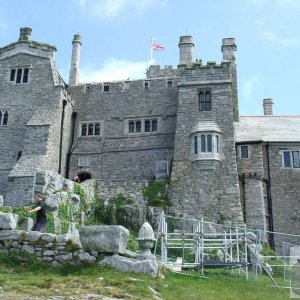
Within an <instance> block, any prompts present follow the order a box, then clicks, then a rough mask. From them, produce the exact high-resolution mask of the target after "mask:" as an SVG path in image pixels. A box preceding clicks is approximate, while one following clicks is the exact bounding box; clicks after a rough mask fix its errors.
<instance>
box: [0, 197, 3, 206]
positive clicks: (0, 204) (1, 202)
mask: <svg viewBox="0 0 300 300" xmlns="http://www.w3.org/2000/svg"><path fill="white" fill-rule="evenodd" d="M3 204H4V200H3V195H0V207H1V206H3Z"/></svg>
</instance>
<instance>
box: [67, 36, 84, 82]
mask: <svg viewBox="0 0 300 300" xmlns="http://www.w3.org/2000/svg"><path fill="white" fill-rule="evenodd" d="M72 45H73V50H72V59H71V69H70V76H69V85H77V84H78V81H79V61H80V47H81V45H82V44H81V36H80V34H79V33H76V34H74V38H73V41H72Z"/></svg>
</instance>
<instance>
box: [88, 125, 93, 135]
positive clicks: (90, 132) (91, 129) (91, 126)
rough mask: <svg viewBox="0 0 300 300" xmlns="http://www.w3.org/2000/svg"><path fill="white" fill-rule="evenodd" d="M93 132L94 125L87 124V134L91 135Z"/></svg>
mask: <svg viewBox="0 0 300 300" xmlns="http://www.w3.org/2000/svg"><path fill="white" fill-rule="evenodd" d="M93 133H94V125H93V124H89V127H88V135H93Z"/></svg>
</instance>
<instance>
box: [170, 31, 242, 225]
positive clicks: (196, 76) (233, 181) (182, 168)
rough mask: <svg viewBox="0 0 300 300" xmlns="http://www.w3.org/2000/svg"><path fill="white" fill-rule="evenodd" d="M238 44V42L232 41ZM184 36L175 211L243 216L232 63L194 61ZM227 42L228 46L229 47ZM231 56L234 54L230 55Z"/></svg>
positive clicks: (174, 170) (214, 216) (230, 217)
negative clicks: (236, 142) (235, 130)
mask: <svg viewBox="0 0 300 300" xmlns="http://www.w3.org/2000/svg"><path fill="white" fill-rule="evenodd" d="M234 45H235V44H234ZM193 46H194V44H193V43H192V37H190V36H189V37H181V38H180V42H179V48H180V65H179V66H178V69H179V71H180V77H179V82H178V109H177V119H176V131H175V145H174V156H173V164H172V174H171V197H172V201H173V209H174V214H175V215H178V216H181V217H185V216H189V217H192V218H196V219H199V218H201V217H209V218H210V220H211V221H215V222H220V221H223V219H224V220H225V222H232V221H234V222H236V223H239V222H242V211H241V205H240V190H239V181H238V172H237V165H236V150H235V141H234V126H233V124H234V113H233V95H232V93H233V89H232V85H233V82H232V76H231V74H232V73H231V72H232V64H231V62H229V61H228V60H227V61H222V62H221V63H220V64H217V63H216V62H214V61H209V62H208V63H207V65H202V61H201V60H200V61H198V62H194V63H193V62H192V49H193ZM229 48H230V47H229V46H227V45H225V46H224V51H225V52H226V51H227V50H229ZM229 54H230V55H233V54H234V52H232V51H229V53H227V52H226V57H228V56H229ZM231 60H233V57H231Z"/></svg>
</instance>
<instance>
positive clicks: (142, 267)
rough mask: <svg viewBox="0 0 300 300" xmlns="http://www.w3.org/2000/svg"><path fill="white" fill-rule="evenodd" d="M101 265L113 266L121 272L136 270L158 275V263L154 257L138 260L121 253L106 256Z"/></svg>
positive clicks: (153, 275) (154, 275)
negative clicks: (123, 255) (120, 254)
mask: <svg viewBox="0 0 300 300" xmlns="http://www.w3.org/2000/svg"><path fill="white" fill-rule="evenodd" d="M100 264H101V265H106V266H111V267H113V268H115V269H117V270H119V271H121V272H134V273H141V274H147V275H150V276H152V277H156V275H157V270H158V264H157V262H156V261H155V260H154V259H144V260H137V259H133V258H128V257H122V256H119V255H112V256H109V257H106V258H104V259H103V260H102V261H101V263H100Z"/></svg>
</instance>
